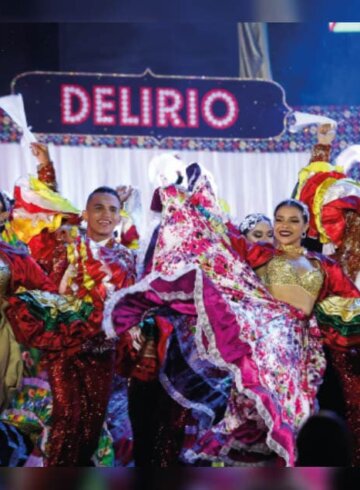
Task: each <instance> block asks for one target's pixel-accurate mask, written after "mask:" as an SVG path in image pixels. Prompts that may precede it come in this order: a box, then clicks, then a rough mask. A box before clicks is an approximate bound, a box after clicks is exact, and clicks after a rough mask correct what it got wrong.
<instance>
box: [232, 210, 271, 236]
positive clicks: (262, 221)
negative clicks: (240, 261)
mask: <svg viewBox="0 0 360 490" xmlns="http://www.w3.org/2000/svg"><path fill="white" fill-rule="evenodd" d="M239 230H240V232H241V233H242V234H243V235H244V236H245V237H246V238H247V239H248V240H249V241H250V242H252V243H256V242H267V243H273V242H274V230H273V227H272V223H271V220H270V219H269V218H268V217H267V216H265V215H264V214H261V213H253V214H248V215H247V216H246V217H245V218H244V219H243V221H242V222H241V223H240V226H239Z"/></svg>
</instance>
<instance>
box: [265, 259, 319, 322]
mask: <svg viewBox="0 0 360 490" xmlns="http://www.w3.org/2000/svg"><path fill="white" fill-rule="evenodd" d="M300 264H301V262H300ZM308 265H310V264H308ZM257 273H258V275H259V277H260V278H261V280H262V281H263V282H264V284H265V285H266V286H267V288H268V289H269V291H270V292H271V294H272V295H273V296H274V297H275V298H277V299H280V300H281V301H285V302H287V303H289V304H291V305H293V306H295V307H296V308H299V309H301V310H303V311H304V312H305V313H307V314H310V313H311V311H312V309H313V306H314V304H315V301H316V299H317V297H318V295H319V292H320V290H321V288H322V285H323V281H324V274H323V272H322V270H321V268H320V267H316V266H315V267H314V268H311V269H308V270H304V269H303V268H302V267H301V265H299V264H298V263H297V261H296V259H291V258H289V257H288V256H286V255H285V254H284V255H276V256H275V257H273V258H272V259H271V260H270V261H269V262H268V263H267V264H266V265H265V266H264V267H261V268H260V269H259V270H257Z"/></svg>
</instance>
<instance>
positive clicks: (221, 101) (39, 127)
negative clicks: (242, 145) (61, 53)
mask: <svg viewBox="0 0 360 490" xmlns="http://www.w3.org/2000/svg"><path fill="white" fill-rule="evenodd" d="M12 92H13V93H21V94H22V95H23V98H24V103H25V110H26V114H27V119H28V123H29V124H30V125H31V126H32V129H33V131H34V132H35V133H53V134H64V133H67V134H68V133H71V134H92V135H94V134H96V135H101V134H103V135H124V136H152V137H154V138H156V139H158V140H161V139H163V138H166V137H172V138H174V137H179V138H232V139H253V138H255V139H257V138H271V137H274V136H278V135H279V134H281V133H282V132H283V130H284V124H285V122H284V121H285V117H286V114H287V112H288V111H289V108H288V107H287V105H286V102H285V95H284V91H283V89H282V87H281V86H280V85H278V84H277V83H275V82H271V81H264V80H248V79H236V78H207V77H178V76H169V77H165V76H158V75H154V74H153V73H151V71H149V70H147V71H146V72H145V73H144V74H142V75H123V74H113V75H107V74H96V73H44V72H30V73H23V74H21V75H18V76H17V77H16V78H15V79H14V81H13V82H12Z"/></svg>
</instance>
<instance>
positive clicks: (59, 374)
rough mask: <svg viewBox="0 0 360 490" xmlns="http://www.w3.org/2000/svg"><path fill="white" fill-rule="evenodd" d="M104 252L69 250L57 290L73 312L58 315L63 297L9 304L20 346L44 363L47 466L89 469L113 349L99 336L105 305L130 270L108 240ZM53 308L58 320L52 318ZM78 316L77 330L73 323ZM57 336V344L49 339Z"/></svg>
mask: <svg viewBox="0 0 360 490" xmlns="http://www.w3.org/2000/svg"><path fill="white" fill-rule="evenodd" d="M104 245H105V244H98V243H96V242H92V241H90V240H88V239H82V238H78V239H77V241H76V242H74V243H72V244H69V246H68V248H67V267H66V268H65V273H64V276H63V278H62V279H61V281H60V285H59V290H60V292H61V293H62V294H65V298H66V299H67V301H69V300H70V299H71V298H72V300H71V301H72V302H73V306H74V308H73V311H72V312H68V311H64V312H62V307H61V301H63V300H62V296H56V298H54V297H49V298H44V297H43V296H41V297H38V296H35V295H34V294H33V295H30V294H22V295H18V296H17V297H16V298H12V300H11V304H12V312H11V315H12V323H13V325H14V324H17V325H18V326H17V327H15V332H16V334H17V338H18V340H19V341H21V342H22V343H23V344H24V345H27V346H30V347H36V348H39V349H40V350H42V351H43V357H44V359H45V361H46V369H47V371H48V375H49V382H50V386H51V391H52V395H53V411H52V425H51V433H50V440H49V452H48V458H47V464H48V465H49V466H71V465H88V464H90V459H91V456H92V454H93V453H94V452H95V450H96V448H97V445H98V440H99V435H100V430H101V427H102V424H103V422H104V418H105V412H106V407H107V404H108V401H109V396H110V388H111V381H112V376H113V367H114V354H115V351H114V349H115V345H114V342H113V341H106V340H105V338H104V335H103V334H102V332H101V323H102V317H103V313H102V311H103V303H104V300H105V299H106V297H107V295H108V294H110V293H112V292H113V291H115V290H117V289H120V288H122V287H126V286H129V285H130V284H132V283H133V281H134V275H135V270H134V261H133V258H132V254H131V252H129V251H128V250H127V249H125V248H124V247H123V246H122V245H120V244H118V243H116V242H115V241H114V240H109V241H108V243H107V244H106V246H104ZM54 301H56V302H57V304H56V311H57V312H58V315H57V316H56V317H55V318H52V311H53V309H52V308H53V307H54ZM76 313H79V314H80V315H81V316H82V318H83V319H85V320H86V321H85V322H83V324H79V322H78V323H75V322H74V321H73V320H75V319H76ZM71 315H75V316H74V317H73V318H72V316H71ZM44 318H45V319H46V321H45V322H44V321H42V320H41V319H44ZM80 326H81V327H82V328H80ZM52 330H53V331H52ZM59 330H60V332H61V333H63V336H62V338H61V340H62V344H61V343H60V342H59V341H58V338H57V337H55V334H58V333H59Z"/></svg>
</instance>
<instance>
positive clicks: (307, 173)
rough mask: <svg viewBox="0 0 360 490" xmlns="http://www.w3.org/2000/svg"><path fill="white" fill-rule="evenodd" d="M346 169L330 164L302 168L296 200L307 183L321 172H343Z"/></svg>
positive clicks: (321, 163) (318, 163)
mask: <svg viewBox="0 0 360 490" xmlns="http://www.w3.org/2000/svg"><path fill="white" fill-rule="evenodd" d="M343 171H344V169H343V168H342V167H340V166H339V165H331V164H330V163H329V162H312V163H310V164H309V165H307V166H306V167H304V168H302V169H301V170H300V172H299V174H298V181H299V185H298V189H297V192H296V199H299V196H300V192H301V189H302V188H303V187H304V184H305V182H306V181H307V180H308V178H309V177H311V176H312V175H314V174H317V173H319V172H343Z"/></svg>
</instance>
